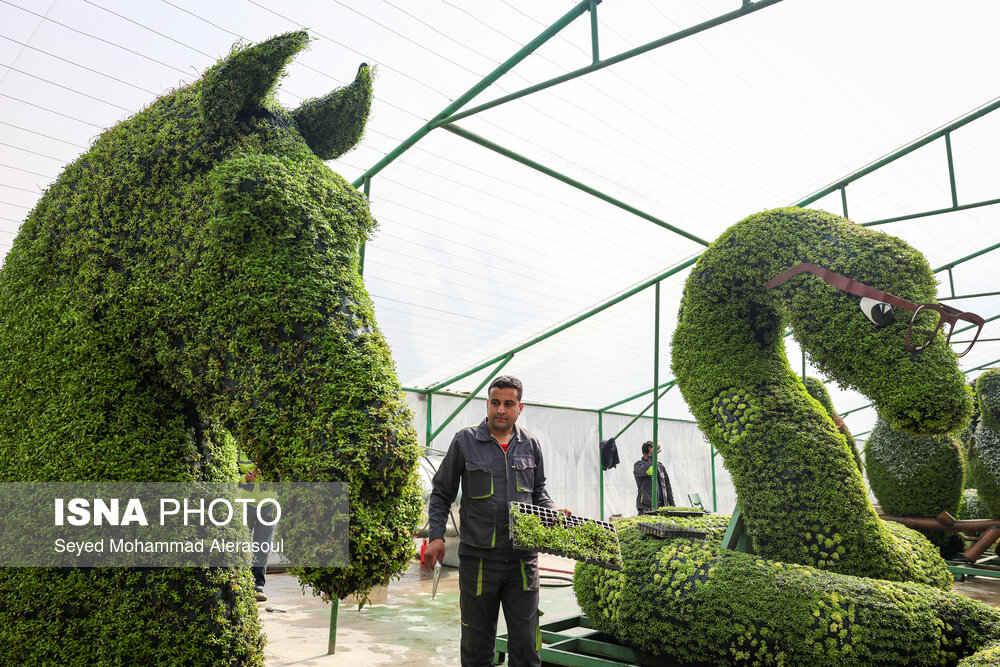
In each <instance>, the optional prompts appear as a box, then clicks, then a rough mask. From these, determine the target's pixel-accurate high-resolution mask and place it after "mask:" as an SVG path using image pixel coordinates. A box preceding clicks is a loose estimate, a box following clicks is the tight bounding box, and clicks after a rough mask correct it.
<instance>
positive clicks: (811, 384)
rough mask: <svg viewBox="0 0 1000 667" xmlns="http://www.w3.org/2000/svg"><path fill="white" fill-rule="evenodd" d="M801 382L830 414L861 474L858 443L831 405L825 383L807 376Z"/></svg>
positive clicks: (861, 467) (862, 467)
mask: <svg viewBox="0 0 1000 667" xmlns="http://www.w3.org/2000/svg"><path fill="white" fill-rule="evenodd" d="M802 384H804V385H805V388H806V391H808V392H809V395H810V396H812V397H813V398H815V399H816V400H817V401H819V402H820V405H822V406H823V409H824V410H826V414H828V415H830V419H832V420H833V422H834V423H835V424H836V425H837V430H838V431H840V434H841V435H842V436H844V440H846V441H847V446H848V447H850V448H851V453H852V454H854V462H855V463H857V464H858V470H860V471H861V474H862V475H863V474H864V472H865V465H864V463H863V462H862V460H861V452H859V451H858V443H857V442H855V440H854V436H853V435H851V431H850V429H848V428H847V424H845V423H844V420H843V419H841V418H840V413H839V412H837V410H836V408H834V407H833V401H832V400H831V399H830V392H828V391H827V390H826V385H824V384H823V383H822V382H820V381H819V380H818V379H816V378H814V377H808V376H807V377H806V378H805V379H804V380H803V381H802Z"/></svg>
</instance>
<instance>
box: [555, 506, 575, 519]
mask: <svg viewBox="0 0 1000 667" xmlns="http://www.w3.org/2000/svg"><path fill="white" fill-rule="evenodd" d="M556 511H557V512H562V513H563V514H565V515H566V518H567V519H568V518H570V517H571V516H573V513H572V512H570V511H569V510H568V509H565V508H562V509H557V510H556Z"/></svg>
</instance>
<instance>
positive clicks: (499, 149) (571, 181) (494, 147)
mask: <svg viewBox="0 0 1000 667" xmlns="http://www.w3.org/2000/svg"><path fill="white" fill-rule="evenodd" d="M441 127H442V128H443V129H445V130H448V131H449V132H451V133H453V134H457V135H458V136H460V137H462V138H464V139H468V140H469V141H471V142H473V143H476V144H479V145H480V146H483V147H484V148H489V149H490V150H491V151H494V152H496V153H499V154H500V155H503V156H504V157H508V158H510V159H511V160H514V161H515V162H520V163H521V164H523V165H525V166H528V167H531V168H532V169H535V170H536V171H540V172H542V173H543V174H545V175H547V176H551V177H552V178H554V179H556V180H559V181H562V182H563V183H566V184H567V185H572V186H573V187H574V188H577V189H578V190H583V191H584V192H586V193H587V194H589V195H591V196H594V197H597V198H598V199H602V200H604V201H606V202H608V203H609V204H613V205H614V206H617V207H618V208H620V209H622V210H625V211H628V212H629V213H631V214H633V215H637V216H639V217H640V218H644V219H646V220H649V221H650V222H653V223H655V224H657V225H659V226H660V227H663V228H664V229H668V230H670V231H672V232H673V233H675V234H680V235H681V236H683V237H684V238H686V239H690V240H691V241H694V242H695V243H700V244H701V245H703V246H706V247H707V246H708V244H709V242H708V241H706V240H704V239H701V238H698V237H697V236H695V235H694V234H691V233H690V232H686V231H684V230H683V229H681V228H679V227H675V226H673V225H671V224H670V223H669V222H665V221H663V220H660V219H659V218H657V217H656V216H654V215H651V214H649V213H646V212H645V211H640V210H639V209H637V208H636V207H634V206H632V205H631V204H626V203H625V202H623V201H622V200H620V199H616V198H615V197H612V196H611V195H608V194H605V193H603V192H601V191H600V190H596V189H594V188H592V187H590V186H589V185H584V184H583V183H581V182H580V181H578V180H576V179H575V178H571V177H569V176H566V175H565V174H561V173H559V172H558V171H556V170H555V169H550V168H549V167H546V166H545V165H543V164H540V163H538V162H535V161H534V160H532V159H531V158H527V157H525V156H523V155H520V154H518V153H515V152H514V151H512V150H510V149H507V148H504V147H503V146H500V145H499V144H495V143H493V142H492V141H490V140H489V139H486V138H484V137H481V136H479V135H478V134H474V133H472V132H469V131H468V130H465V129H462V128H460V127H458V126H457V125H442V126H441Z"/></svg>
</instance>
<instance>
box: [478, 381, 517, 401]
mask: <svg viewBox="0 0 1000 667" xmlns="http://www.w3.org/2000/svg"><path fill="white" fill-rule="evenodd" d="M494 388H496V389H517V400H518V402H520V401H521V395H522V394H524V385H522V384H521V381H520V380H518V379H517V378H516V377H514V376H513V375H501V376H500V377H498V378H496V379H494V380H493V382H490V388H489V389H487V390H486V395H487V396H489V395H490V393H492V391H493V389H494Z"/></svg>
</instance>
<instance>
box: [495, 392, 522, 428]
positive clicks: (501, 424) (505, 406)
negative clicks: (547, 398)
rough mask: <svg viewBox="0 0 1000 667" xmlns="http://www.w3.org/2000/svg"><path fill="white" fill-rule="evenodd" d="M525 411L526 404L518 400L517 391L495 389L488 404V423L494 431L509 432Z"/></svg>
mask: <svg viewBox="0 0 1000 667" xmlns="http://www.w3.org/2000/svg"><path fill="white" fill-rule="evenodd" d="M523 409H524V403H521V402H520V401H519V400H517V389H514V388H513V387H494V388H493V389H492V390H491V391H490V400H489V401H488V402H487V403H486V421H487V422H488V423H489V425H490V428H492V429H493V430H494V431H509V430H510V429H511V428H512V427H513V426H514V422H516V421H517V417H518V415H520V414H521V410H523Z"/></svg>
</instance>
